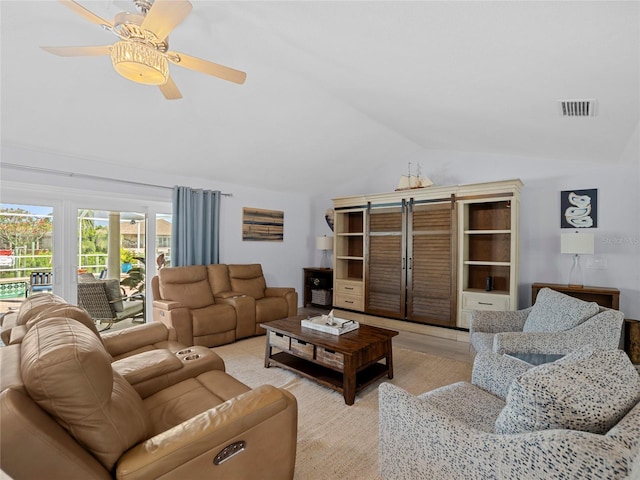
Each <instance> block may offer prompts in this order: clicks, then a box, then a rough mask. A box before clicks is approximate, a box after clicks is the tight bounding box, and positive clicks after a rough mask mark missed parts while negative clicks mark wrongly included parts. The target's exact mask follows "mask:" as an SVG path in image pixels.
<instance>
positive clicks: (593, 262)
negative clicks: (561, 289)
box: [587, 255, 609, 270]
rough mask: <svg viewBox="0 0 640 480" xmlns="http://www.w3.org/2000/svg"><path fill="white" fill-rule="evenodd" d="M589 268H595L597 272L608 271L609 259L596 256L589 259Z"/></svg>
mask: <svg viewBox="0 0 640 480" xmlns="http://www.w3.org/2000/svg"><path fill="white" fill-rule="evenodd" d="M587 268H595V269H597V270H606V269H607V268H609V266H608V264H607V259H606V258H604V257H603V256H600V255H594V256H593V257H589V258H588V259H587Z"/></svg>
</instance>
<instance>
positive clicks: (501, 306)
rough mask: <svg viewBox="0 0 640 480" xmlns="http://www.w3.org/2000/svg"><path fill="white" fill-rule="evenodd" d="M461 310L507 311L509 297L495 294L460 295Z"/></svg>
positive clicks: (465, 293) (466, 293)
mask: <svg viewBox="0 0 640 480" xmlns="http://www.w3.org/2000/svg"><path fill="white" fill-rule="evenodd" d="M462 308H463V309H465V310H509V309H510V306H509V297H508V296H507V295H496V294H495V293H493V294H491V293H469V292H464V293H463V294H462Z"/></svg>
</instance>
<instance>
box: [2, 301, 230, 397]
mask: <svg viewBox="0 0 640 480" xmlns="http://www.w3.org/2000/svg"><path fill="white" fill-rule="evenodd" d="M14 315H15V319H14V320H13V321H12V322H11V325H12V326H11V328H9V325H5V324H3V333H6V335H5V336H6V337H7V338H10V342H9V346H10V347H13V346H14V345H19V344H20V343H22V340H23V339H24V336H25V335H26V333H27V332H28V331H29V330H30V329H31V328H32V327H33V326H34V325H35V324H36V323H38V322H40V321H42V320H44V319H47V318H50V317H56V316H59V317H65V318H72V319H74V320H77V321H78V322H80V323H82V324H83V325H85V326H86V327H87V328H89V330H91V331H92V332H93V333H94V335H95V336H96V337H97V338H98V339H100V342H101V343H102V345H103V347H104V348H105V350H106V351H107V353H108V354H109V356H110V357H111V363H112V366H113V368H114V369H115V370H116V371H117V372H118V373H120V374H121V375H123V376H124V377H125V378H126V379H127V381H129V383H130V384H131V385H132V386H133V387H134V388H135V389H136V391H137V392H138V393H139V394H140V395H142V396H147V395H150V394H152V393H155V392H157V391H158V390H161V389H162V388H166V387H168V386H169V385H173V384H175V383H177V382H179V381H182V380H185V379H187V378H193V377H195V376H197V375H199V374H201V373H204V372H206V371H208V370H222V371H224V369H225V365H224V361H223V360H222V358H220V357H219V356H218V355H217V354H216V353H215V352H213V351H212V350H210V349H208V348H206V347H202V346H186V345H184V344H181V343H178V341H177V340H176V334H175V331H174V330H172V329H170V328H168V327H167V326H166V325H164V324H162V323H158V322H152V323H147V324H144V325H138V326H135V327H130V328H127V329H123V330H117V331H114V332H108V333H106V332H103V333H102V335H101V334H100V333H99V332H98V330H97V328H96V325H95V323H94V321H93V319H92V318H91V316H90V315H89V314H88V313H87V312H86V311H85V310H84V309H82V308H81V307H78V306H76V305H71V304H68V303H65V300H64V299H63V298H62V297H59V296H57V295H54V294H51V293H40V294H37V295H34V296H33V297H30V298H29V300H27V301H25V302H24V303H23V304H22V305H21V307H20V309H19V310H18V311H17V312H15V313H14ZM16 323H18V325H16ZM5 327H7V329H6V330H5ZM12 352H15V353H12ZM17 352H19V350H14V349H12V348H4V349H1V350H0V361H1V360H2V359H5V361H6V360H8V359H9V358H12V357H16V356H17V355H18V353H17ZM14 360H15V359H14ZM12 361H13V360H12Z"/></svg>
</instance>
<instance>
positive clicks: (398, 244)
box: [365, 206, 406, 319]
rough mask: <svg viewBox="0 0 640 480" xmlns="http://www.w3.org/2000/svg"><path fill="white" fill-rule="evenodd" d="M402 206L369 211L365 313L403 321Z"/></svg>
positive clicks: (404, 297)
mask: <svg viewBox="0 0 640 480" xmlns="http://www.w3.org/2000/svg"><path fill="white" fill-rule="evenodd" d="M404 222H405V218H404V215H403V207H402V206H394V207H386V208H378V207H375V208H371V209H370V210H369V222H368V226H369V232H368V235H367V241H368V261H367V272H366V282H365V284H366V285H367V289H366V290H367V291H366V295H365V311H366V312H367V313H370V314H372V315H381V316H385V317H391V318H400V319H404V315H405V299H406V295H405V290H406V288H405V285H406V279H405V263H406V257H405V256H404V245H405V240H404Z"/></svg>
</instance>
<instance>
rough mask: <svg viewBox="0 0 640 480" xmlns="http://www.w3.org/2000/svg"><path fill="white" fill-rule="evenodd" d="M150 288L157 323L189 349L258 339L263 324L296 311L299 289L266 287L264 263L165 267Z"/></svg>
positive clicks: (294, 313) (154, 317)
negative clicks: (175, 334) (246, 339)
mask: <svg viewBox="0 0 640 480" xmlns="http://www.w3.org/2000/svg"><path fill="white" fill-rule="evenodd" d="M151 285H152V289H153V299H154V301H153V319H154V320H155V321H159V322H162V323H164V324H165V325H167V326H170V327H171V328H173V329H175V331H176V333H177V339H178V341H179V342H180V343H183V344H186V345H204V346H206V347H215V346H217V345H223V344H225V343H231V342H234V341H236V340H239V339H241V338H246V337H250V336H253V335H260V334H263V333H264V329H263V328H261V327H260V323H264V322H270V321H272V320H277V319H281V318H286V317H291V316H294V315H296V314H297V311H298V294H297V293H296V291H295V289H294V288H289V287H267V284H266V280H265V278H264V275H263V273H262V266H261V265H260V264H247V265H226V264H213V265H193V266H185V267H172V268H163V269H162V270H160V272H159V274H158V276H156V277H154V278H153V279H152V283H151Z"/></svg>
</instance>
